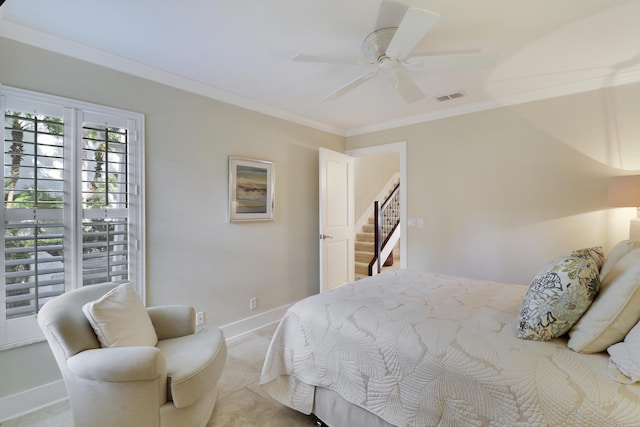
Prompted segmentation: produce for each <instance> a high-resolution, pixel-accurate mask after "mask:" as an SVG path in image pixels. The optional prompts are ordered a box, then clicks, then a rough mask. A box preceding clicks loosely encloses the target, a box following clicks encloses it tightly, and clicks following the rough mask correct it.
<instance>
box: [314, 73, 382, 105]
mask: <svg viewBox="0 0 640 427" xmlns="http://www.w3.org/2000/svg"><path fill="white" fill-rule="evenodd" d="M376 74H378V69H376V70H375V71H373V72H371V73H369V74H363V75H361V76H360V77H358V78H357V79H355V80H352V81H350V82H349V83H347V84H346V85H344V86H342V87H341V88H340V89H338V90H336V91H333V92H331V93H330V94H329V95H327V96H325V97H324V98H322V100H323V101H331V100H333V99H336V98H338V97H340V96H342V95H344V94H345V93H347V92H349V91H350V90H352V89H355V88H356V87H358V86H360V85H361V84H362V83H364V82H366V81H367V80H371V79H372V78H373V77H374V76H375V75H376Z"/></svg>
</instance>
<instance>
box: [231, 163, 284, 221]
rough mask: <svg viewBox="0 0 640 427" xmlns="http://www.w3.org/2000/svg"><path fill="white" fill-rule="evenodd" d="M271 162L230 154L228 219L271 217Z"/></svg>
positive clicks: (272, 169) (272, 177)
mask: <svg viewBox="0 0 640 427" xmlns="http://www.w3.org/2000/svg"><path fill="white" fill-rule="evenodd" d="M274 166H275V165H274V163H273V162H270V161H267V160H256V159H248V158H246V157H237V156H229V220H230V221H231V222H236V221H271V220H273V209H274V197H273V196H274V194H273V193H274V189H275V186H274Z"/></svg>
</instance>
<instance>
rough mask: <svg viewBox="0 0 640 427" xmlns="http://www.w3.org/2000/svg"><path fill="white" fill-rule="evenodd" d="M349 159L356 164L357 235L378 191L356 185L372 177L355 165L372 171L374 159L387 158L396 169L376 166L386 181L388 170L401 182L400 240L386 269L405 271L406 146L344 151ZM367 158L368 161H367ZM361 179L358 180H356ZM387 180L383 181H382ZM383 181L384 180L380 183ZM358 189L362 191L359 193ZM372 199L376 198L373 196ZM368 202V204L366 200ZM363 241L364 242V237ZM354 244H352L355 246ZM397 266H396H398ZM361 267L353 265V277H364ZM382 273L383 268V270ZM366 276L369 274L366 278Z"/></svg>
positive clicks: (388, 166)
mask: <svg viewBox="0 0 640 427" xmlns="http://www.w3.org/2000/svg"><path fill="white" fill-rule="evenodd" d="M345 154H347V155H349V156H352V157H354V159H355V160H356V177H355V188H356V191H355V193H356V194H355V198H356V200H355V220H356V233H359V232H360V227H362V225H363V224H364V223H366V222H367V219H368V217H369V214H368V212H367V211H368V210H369V209H370V206H369V204H370V202H371V195H370V194H371V192H372V191H374V192H376V191H379V190H380V188H375V187H376V186H375V185H374V189H373V190H372V189H371V188H368V189H367V190H364V189H365V188H367V187H368V184H369V182H364V183H363V182H360V185H359V181H361V180H367V181H369V180H370V175H369V178H363V177H366V176H367V174H368V173H369V174H370V173H371V172H370V171H366V170H364V171H360V172H359V171H358V167H359V166H358V163H361V164H362V165H363V168H364V169H366V168H371V167H372V166H371V165H376V164H377V163H376V160H375V159H376V158H377V159H384V158H387V160H389V159H392V160H390V161H391V163H396V164H395V165H393V164H392V165H389V162H387V164H386V165H384V163H378V164H383V165H384V167H385V168H386V170H387V172H385V174H384V175H385V177H386V176H387V175H389V172H388V171H389V168H390V167H391V168H396V170H397V176H398V177H399V181H400V189H399V191H400V240H399V242H398V245H397V247H396V248H395V249H394V254H393V263H394V265H393V266H390V267H387V268H397V267H400V268H406V267H407V258H408V257H407V255H408V254H407V234H406V232H407V224H406V222H407V221H406V219H407V178H406V177H407V167H406V166H407V158H406V142H396V143H390V144H383V145H376V146H372V147H365V148H358V149H353V150H347V151H346V153H345ZM367 158H369V160H370V161H367ZM358 160H362V162H358ZM359 176H360V178H359ZM385 179H386V178H385ZM383 180H384V179H383ZM369 187H371V186H369ZM359 189H361V190H359ZM361 193H368V194H361ZM359 196H362V197H363V199H362V200H358V197H359ZM374 197H375V196H374ZM367 198H368V199H369V200H367ZM363 238H366V236H365V237H363ZM354 244H355V243H354ZM357 250H358V248H356V252H357ZM398 264H399V265H398ZM363 268H364V267H363V266H358V265H357V264H356V277H357V278H362V277H364V276H365V275H363V274H362V273H363ZM383 269H384V268H383ZM367 275H368V274H367Z"/></svg>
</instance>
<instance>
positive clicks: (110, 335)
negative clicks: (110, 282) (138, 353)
mask: <svg viewBox="0 0 640 427" xmlns="http://www.w3.org/2000/svg"><path fill="white" fill-rule="evenodd" d="M82 311H83V312H84V314H85V316H86V317H87V319H88V320H89V323H91V326H92V327H93V330H94V331H95V333H96V335H97V337H98V341H100V345H102V347H129V346H152V347H153V346H155V345H156V344H157V342H158V336H157V335H156V331H155V329H154V328H153V324H152V323H151V318H150V317H149V314H148V313H147V310H146V309H145V307H144V305H143V304H142V301H140V298H139V297H138V294H137V293H136V291H135V289H134V287H133V285H132V284H131V283H123V284H122V285H119V286H117V287H115V288H113V289H112V290H111V291H109V292H107V293H106V294H105V295H103V296H102V297H101V298H100V299H98V300H96V301H92V302H89V303H86V304H85V305H84V306H83V307H82Z"/></svg>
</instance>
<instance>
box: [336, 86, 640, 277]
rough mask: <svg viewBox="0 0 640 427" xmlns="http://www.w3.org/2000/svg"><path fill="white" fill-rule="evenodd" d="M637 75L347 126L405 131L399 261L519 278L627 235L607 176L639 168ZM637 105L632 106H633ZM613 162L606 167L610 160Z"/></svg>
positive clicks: (365, 139)
mask: <svg viewBox="0 0 640 427" xmlns="http://www.w3.org/2000/svg"><path fill="white" fill-rule="evenodd" d="M639 104H640V85H630V86H625V87H619V88H617V89H615V90H606V91H596V92H590V93H583V94H579V95H572V96H566V97H562V98H555V99H550V100H546V101H539V102H532V103H528V104H523V105H519V106H516V107H504V108H497V109H493V110H489V111H484V112H478V113H473V114H467V115H464V116H459V117H454V118H448V119H442V120H437V121H432V122H427V123H422V124H417V125H413V126H407V127H403V128H399V129H394V130H388V131H381V132H376V133H372V134H367V135H359V136H353V137H349V138H348V139H347V149H357V148H362V147H367V146H373V145H378V144H385V143H390V142H397V141H406V142H407V159H408V160H407V181H408V182H407V185H408V188H407V191H408V194H407V204H408V212H407V216H408V217H414V218H420V217H422V218H424V220H425V227H424V228H409V229H408V233H407V234H408V236H407V239H408V260H407V262H408V267H409V268H414V269H422V270H429V271H435V272H440V273H446V274H453V275H463V276H470V277H476V278H486V279H491V280H499V281H506V282H511V283H526V284H528V283H529V282H530V281H531V279H532V278H533V275H535V273H536V272H537V271H538V270H539V269H540V268H541V267H542V266H543V265H544V264H545V263H546V262H547V261H549V260H550V259H553V258H554V257H556V256H560V255H561V254H563V253H564V252H566V251H569V250H572V249H575V248H579V247H584V246H590V245H603V246H605V248H606V249H609V248H610V247H611V246H612V245H613V244H614V243H615V242H617V241H619V240H621V239H624V238H626V237H627V236H628V226H629V222H628V221H629V219H630V218H631V217H633V215H634V212H633V209H631V211H629V210H628V209H616V210H610V209H607V206H606V203H607V178H608V177H609V176H612V175H617V174H621V173H622V172H621V171H620V170H618V169H616V168H617V167H619V156H618V155H617V152H618V149H619V148H620V149H621V150H622V154H623V155H622V158H623V166H624V167H625V168H626V169H630V168H636V169H640V153H639V152H638V148H637V147H638V145H640V144H638V142H637V141H638V140H639V138H638V137H637V136H638V132H639V130H640V125H639V124H638V121H637V120H632V118H631V117H632V116H633V115H634V114H635V115H637V105H639ZM634 105H635V107H634ZM613 166H615V167H613Z"/></svg>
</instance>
